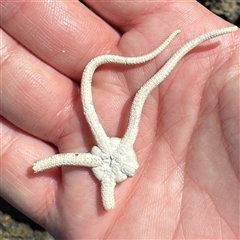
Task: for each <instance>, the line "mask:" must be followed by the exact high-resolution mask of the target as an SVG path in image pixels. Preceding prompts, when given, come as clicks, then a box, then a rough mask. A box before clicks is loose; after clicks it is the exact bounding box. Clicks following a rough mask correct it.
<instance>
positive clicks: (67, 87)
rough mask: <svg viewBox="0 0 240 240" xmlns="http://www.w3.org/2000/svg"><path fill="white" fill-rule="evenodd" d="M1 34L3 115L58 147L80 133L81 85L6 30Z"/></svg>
mask: <svg viewBox="0 0 240 240" xmlns="http://www.w3.org/2000/svg"><path fill="white" fill-rule="evenodd" d="M1 35H2V40H3V41H2V43H3V46H2V53H3V55H2V56H3V58H2V61H3V62H2V69H1V70H2V71H1V77H2V84H1V85H0V87H1V93H2V94H1V115H2V116H4V117H5V118H6V119H8V121H10V122H11V123H13V124H14V125H16V126H18V127H19V128H20V129H22V130H24V131H26V132H28V133H30V134H32V135H34V136H36V137H39V138H41V139H43V140H46V141H50V142H52V143H54V144H56V145H58V141H59V139H60V138H61V137H63V136H65V137H66V136H68V135H70V133H72V132H74V130H73V129H75V130H76V129H77V130H78V132H79V131H80V130H79V128H80V126H79V123H78V119H79V117H80V118H81V117H82V113H81V112H82V111H81V102H80V98H79V90H78V89H79V86H78V84H75V83H73V82H72V81H70V80H69V79H68V78H67V77H65V76H63V75H62V74H60V73H59V72H57V71H56V70H54V69H53V68H52V67H49V66H47V65H46V64H45V63H43V62H42V61H40V60H39V59H38V58H36V57H35V56H33V55H32V54H31V53H29V52H28V51H27V50H26V49H24V48H22V46H21V45H18V43H17V42H16V41H14V40H13V39H12V38H11V37H10V36H8V35H7V34H6V33H5V32H4V31H2V34H1ZM79 111H80V113H79ZM78 114H79V115H80V116H79V115H78ZM72 135H74V134H72ZM72 137H73V136H72ZM80 138H81V137H80V136H79V139H80ZM69 140H70V139H69ZM70 142H71V141H70ZM72 144H73V142H72ZM73 145H74V144H73Z"/></svg>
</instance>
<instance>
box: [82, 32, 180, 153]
mask: <svg viewBox="0 0 240 240" xmlns="http://www.w3.org/2000/svg"><path fill="white" fill-rule="evenodd" d="M178 33H180V30H176V31H174V32H173V33H172V34H171V35H170V36H169V37H168V38H167V39H166V40H165V41H164V42H163V43H162V44H161V45H160V46H159V47H157V48H156V49H155V50H153V51H152V52H150V53H148V54H146V55H143V56H139V57H122V56H117V55H101V56H98V57H95V58H93V59H92V60H91V61H90V62H89V63H88V64H87V66H86V67H85V69H84V71H83V76H82V80H81V96H82V104H83V112H84V115H85V117H86V119H87V122H88V124H89V126H90V129H91V131H92V134H93V136H94V138H95V140H96V144H97V146H98V147H99V148H100V149H101V150H102V152H105V153H106V152H109V149H110V146H109V138H108V136H107V134H106V133H105V131H104V129H103V127H102V125H101V123H100V121H99V119H98V116H97V113H96V111H95V108H94V105H93V98H92V90H91V87H92V78H93V74H94V71H95V70H96V69H97V68H98V67H99V66H101V65H103V64H106V63H114V64H122V65H136V64H140V63H144V62H147V61H150V60H152V59H153V58H155V57H156V56H157V55H158V54H159V53H161V52H162V51H163V50H164V49H165V48H166V47H167V46H168V44H169V43H170V42H171V41H172V40H173V38H174V37H175V36H176V35H177V34H178Z"/></svg>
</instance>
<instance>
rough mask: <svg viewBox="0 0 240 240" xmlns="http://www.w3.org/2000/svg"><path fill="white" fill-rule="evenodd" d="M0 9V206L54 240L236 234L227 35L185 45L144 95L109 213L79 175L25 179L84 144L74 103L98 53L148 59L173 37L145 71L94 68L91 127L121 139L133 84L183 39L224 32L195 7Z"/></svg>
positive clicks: (232, 53)
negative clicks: (129, 159)
mask: <svg viewBox="0 0 240 240" xmlns="http://www.w3.org/2000/svg"><path fill="white" fill-rule="evenodd" d="M86 2H87V1H86ZM1 5H2V7H3V12H2V16H1V18H2V19H3V21H2V27H3V30H2V36H3V47H2V53H3V55H2V56H3V58H2V62H1V63H2V66H1V70H2V73H1V74H2V85H1V104H2V106H1V116H2V117H1V128H2V133H3V135H2V137H1V139H2V152H1V168H2V170H1V171H2V174H1V195H2V196H3V197H4V198H5V199H6V200H7V201H9V202H10V203H11V204H13V205H14V206H16V207H17V208H18V209H20V210H21V211H22V212H24V213H25V214H26V215H28V216H29V217H31V218H32V219H33V220H35V221H36V222H38V223H40V224H41V225H42V226H44V227H45V228H46V229H47V230H48V231H49V232H50V233H51V234H52V235H53V236H54V237H55V238H56V239H61V238H63V239H88V238H96V239H98V238H103V239H104V238H107V239H116V238H119V239H125V238H128V239H139V238H152V239H159V238H238V237H239V236H238V226H239V222H238V216H239V213H238V211H237V210H238V195H239V189H238V186H239V165H238V164H239V163H238V157H239V149H238V146H239V136H238V134H239V126H238V121H239V106H238V96H239V82H238V80H239V45H238V46H237V38H238V39H239V32H237V33H235V34H228V35H224V36H222V37H219V38H217V39H214V40H211V41H209V42H206V43H204V44H202V45H201V46H198V47H197V48H195V49H194V50H193V51H191V52H190V53H189V54H188V55H187V56H186V57H185V58H184V59H182V61H181V62H180V63H179V64H178V65H177V66H176V68H175V69H174V70H173V71H172V73H171V74H170V76H169V77H168V78H167V79H166V81H164V82H163V83H162V84H161V85H160V86H159V87H158V88H157V89H155V90H154V91H153V92H152V94H151V95H150V96H149V97H148V99H147V101H146V103H145V105H144V109H143V112H142V116H141V122H140V129H139V133H138V138H137V140H136V143H135V145H134V148H135V150H136V153H137V158H138V162H139V165H140V167H139V169H138V170H137V172H136V174H135V176H134V177H133V178H132V179H128V180H127V181H126V182H124V183H122V184H118V185H117V187H116V190H115V197H116V208H115V209H113V210H110V211H108V212H106V211H104V210H103V209H102V206H101V198H100V185H99V182H98V181H97V180H96V178H95V177H94V176H93V175H92V173H91V171H90V170H89V169H86V168H84V167H69V166H68V167H61V168H55V169H50V170H47V171H44V172H42V173H38V174H34V173H33V171H32V163H33V162H35V161H36V160H39V159H41V158H44V157H47V156H50V155H53V154H55V153H58V152H62V153H63V152H88V151H89V150H90V149H91V147H92V146H94V145H95V142H94V139H93V137H92V134H91V132H90V129H89V127H88V125H87V122H86V120H85V118H84V115H83V113H82V106H81V99H80V97H79V79H81V74H82V71H83V68H84V67H85V65H86V64H87V63H88V62H89V60H91V59H92V58H93V57H95V56H98V55H101V54H106V53H111V54H116V55H123V56H139V55H142V54H145V53H148V52H150V51H151V50H153V49H154V48H155V47H157V46H158V45H159V44H160V43H161V42H163V40H164V39H165V38H166V37H167V36H168V35H169V34H170V33H171V32H173V30H175V29H181V31H182V33H181V34H179V35H178V36H177V37H176V39H174V41H173V42H172V43H171V44H170V46H169V47H168V48H167V49H166V50H164V52H163V53H161V55H160V56H159V57H157V58H156V59H155V60H153V61H151V62H149V63H146V64H141V65H140V66H115V65H104V66H102V67H100V68H99V69H98V70H97V71H96V73H95V75H94V81H93V87H92V92H93V98H94V99H93V100H94V105H95V108H96V111H97V113H98V116H99V119H100V121H101V123H102V125H103V127H104V129H105V131H106V133H107V134H108V136H110V137H112V136H118V137H121V136H122V135H123V134H124V132H125V129H126V124H127V120H128V113H129V109H130V106H131V103H132V99H133V96H134V94H135V93H136V92H137V90H138V89H139V88H140V87H141V86H142V85H143V83H144V82H146V81H147V80H148V79H149V78H150V77H151V76H152V75H153V74H154V73H155V72H156V71H158V69H160V68H161V66H162V65H163V64H164V63H165V62H166V60H167V59H168V58H169V57H170V56H171V55H172V54H173V53H174V52H175V51H176V50H177V49H178V48H179V47H180V46H181V45H183V44H184V43H186V42H187V41H188V40H190V39H192V38H194V37H196V36H198V35H201V34H203V33H205V32H207V31H210V30H214V29H218V28H223V27H227V26H228V25H229V24H227V23H226V22H224V21H223V20H221V19H219V18H217V17H215V16H214V15H212V14H211V13H210V12H208V11H207V10H206V9H204V8H203V7H201V6H200V5H199V4H198V3H196V2H195V1H192V2H188V3H136V2H135V3H134V2H133V3H132V2H131V3H120V2H118V3H116V2H114V1H112V2H111V1H108V2H107V3H97V2H95V3H94V2H92V3H89V5H90V7H91V8H92V9H94V11H95V13H93V12H91V11H90V10H89V9H87V8H85V7H84V6H82V5H81V4H80V3H79V2H77V1H76V2H56V3H41V2H39V3H20V2H18V3H1ZM97 14H98V16H100V17H98V16H97ZM103 19H104V20H103ZM200 21H201V22H200ZM219 40H221V41H219ZM238 44H239V41H238Z"/></svg>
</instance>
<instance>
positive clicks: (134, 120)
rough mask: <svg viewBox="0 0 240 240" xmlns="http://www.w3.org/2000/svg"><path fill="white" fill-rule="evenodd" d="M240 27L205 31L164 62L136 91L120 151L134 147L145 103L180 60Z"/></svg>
mask: <svg viewBox="0 0 240 240" xmlns="http://www.w3.org/2000/svg"><path fill="white" fill-rule="evenodd" d="M237 29H238V27H237V26H233V27H228V28H223V29H219V30H214V31H211V32H208V33H205V34H203V35H201V36H198V37H196V38H194V39H193V40H191V41H189V42H187V43H186V44H185V45H183V46H182V47H181V48H180V49H179V50H178V51H177V52H176V53H175V54H173V55H172V57H171V58H170V59H169V60H168V61H167V62H166V63H165V64H164V66H163V67H162V68H161V69H160V70H159V71H158V72H157V73H156V74H155V75H153V77H151V78H150V79H149V80H148V81H147V82H146V83H145V84H144V85H143V86H142V87H141V88H140V90H139V91H138V92H137V93H136V95H135V97H134V100H133V103H132V106H131V110H130V115H129V121H128V125H127V129H126V132H125V134H124V136H123V138H122V140H121V142H120V144H119V147H118V151H119V152H124V151H127V150H128V149H131V148H132V147H133V144H134V142H135V140H136V137H137V133H138V128H139V122H140V117H141V113H142V109H143V105H144V103H145V101H146V99H147V97H148V96H149V94H150V93H151V91H152V90H153V89H154V88H156V87H157V86H158V85H159V84H160V83H161V82H162V81H163V80H164V79H165V78H166V77H167V76H168V75H169V73H170V72H171V71H172V70H173V68H174V67H175V66H176V65H177V64H178V62H179V61H180V60H181V59H182V58H183V57H184V56H185V55H186V54H187V53H188V52H189V51H191V50H192V49H193V48H195V47H196V46H198V45H199V44H201V43H203V42H205V41H207V40H209V39H211V38H215V37H217V36H220V35H223V34H227V33H231V32H234V31H236V30H237Z"/></svg>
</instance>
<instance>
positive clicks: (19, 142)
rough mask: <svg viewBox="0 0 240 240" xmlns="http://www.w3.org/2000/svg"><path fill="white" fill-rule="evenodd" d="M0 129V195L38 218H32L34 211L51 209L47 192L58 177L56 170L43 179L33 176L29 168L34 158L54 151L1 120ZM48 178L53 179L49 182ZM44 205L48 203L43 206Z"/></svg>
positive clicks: (1, 118) (50, 171)
mask: <svg viewBox="0 0 240 240" xmlns="http://www.w3.org/2000/svg"><path fill="white" fill-rule="evenodd" d="M0 126H1V134H3V136H4V138H3V137H2V138H1V139H2V142H1V152H0V166H1V176H0V177H1V184H0V195H1V196H3V197H4V199H6V200H7V201H8V202H10V203H11V204H12V205H14V206H15V207H16V208H18V209H19V210H20V211H22V212H23V213H25V214H27V215H28V216H31V218H33V219H34V220H36V218H37V217H39V216H38V215H36V211H37V210H38V209H45V207H46V208H47V209H48V208H49V207H51V197H52V194H51V193H53V192H55V191H56V190H57V183H58V181H59V179H60V175H59V169H52V170H49V171H48V172H46V173H45V177H44V178H39V177H34V173H33V171H32V169H31V166H32V163H33V161H34V159H39V158H41V157H43V156H44V153H45V154H46V153H47V154H49V155H51V154H54V153H55V152H56V151H55V149H53V148H52V147H50V146H48V145H47V144H45V143H43V142H42V141H39V140H37V139H36V138H34V137H31V136H29V135H28V134H26V133H24V132H22V131H21V130H20V129H18V128H17V127H15V126H13V125H12V124H11V123H9V122H8V121H6V120H5V119H4V118H3V117H0ZM26 146H27V147H26ZM49 177H51V179H54V180H53V181H49ZM36 189H37V191H36ZM26 197H27V199H26ZM47 199H48V200H49V201H48V200H47ZM46 202H48V204H47V205H45V207H44V206H43V204H45V203H46ZM43 214H44V213H43ZM42 217H43V216H42Z"/></svg>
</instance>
